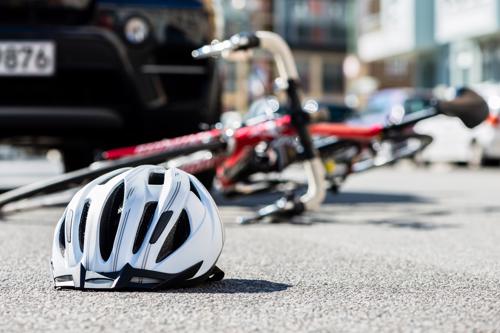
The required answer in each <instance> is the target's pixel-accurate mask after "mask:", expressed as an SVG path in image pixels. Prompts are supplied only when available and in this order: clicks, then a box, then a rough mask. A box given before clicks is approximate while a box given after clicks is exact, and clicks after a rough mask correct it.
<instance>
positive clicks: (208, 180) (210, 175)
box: [196, 170, 215, 191]
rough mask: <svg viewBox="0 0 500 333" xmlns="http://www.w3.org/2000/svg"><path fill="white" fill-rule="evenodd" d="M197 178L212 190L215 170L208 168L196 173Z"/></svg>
mask: <svg viewBox="0 0 500 333" xmlns="http://www.w3.org/2000/svg"><path fill="white" fill-rule="evenodd" d="M196 178H198V180H199V181H200V182H201V183H202V184H203V186H205V187H206V189H207V190H209V191H211V190H212V185H213V183H214V178H215V171H214V170H208V171H203V172H201V173H198V174H196Z"/></svg>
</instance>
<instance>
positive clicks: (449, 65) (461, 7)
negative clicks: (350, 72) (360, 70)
mask: <svg viewBox="0 0 500 333" xmlns="http://www.w3.org/2000/svg"><path fill="white" fill-rule="evenodd" d="M355 3H356V9H355V11H356V21H357V22H356V31H357V33H356V34H355V37H356V54H357V55H358V56H359V58H360V60H361V61H362V62H363V63H364V64H366V67H365V68H366V73H365V74H367V75H370V76H372V77H375V78H376V79H377V80H378V82H379V84H380V87H381V88H384V87H394V86H420V87H434V86H436V85H438V84H446V85H453V86H458V85H475V84H478V83H481V82H486V81H488V82H495V83H498V82H500V0H357V1H356V2H355Z"/></svg>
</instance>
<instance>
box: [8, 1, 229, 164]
mask: <svg viewBox="0 0 500 333" xmlns="http://www.w3.org/2000/svg"><path fill="white" fill-rule="evenodd" d="M221 14H222V13H221V12H220V9H219V2H218V1H217V0H182V1H181V0H39V1H32V0H12V1H9V0H3V1H0V133H1V135H0V139H1V141H2V143H9V144H19V145H28V146H34V147H50V148H58V149H60V150H61V151H62V152H63V156H64V161H65V166H66V169H67V170H71V169H75V168H78V167H81V166H84V165H87V164H88V163H89V162H91V161H92V159H93V157H94V152H95V151H96V149H106V148H110V147H113V146H118V145H127V144H132V143H138V142H144V141H151V140H156V139H160V138H163V137H169V136H175V135H180V134H185V133H188V132H193V131H196V130H197V129H198V126H199V124H200V123H215V122H216V121H217V120H218V119H219V115H220V112H221V93H222V88H221V87H222V85H221V82H220V79H219V75H218V69H217V64H216V62H215V61H214V60H212V59H208V60H204V61H198V60H196V61H195V60H193V59H192V58H191V51H192V50H193V49H195V48H198V47H199V46H201V45H204V44H206V43H207V42H210V41H211V40H213V39H214V38H217V37H219V36H218V35H219V34H220V32H221V31H222V26H221V24H222V18H221V17H222V16H221Z"/></svg>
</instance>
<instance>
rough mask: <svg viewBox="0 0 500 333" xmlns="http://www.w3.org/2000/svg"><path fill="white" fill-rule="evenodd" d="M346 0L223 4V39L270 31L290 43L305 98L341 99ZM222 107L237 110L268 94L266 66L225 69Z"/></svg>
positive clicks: (269, 74) (262, 0)
mask: <svg viewBox="0 0 500 333" xmlns="http://www.w3.org/2000/svg"><path fill="white" fill-rule="evenodd" d="M348 4H349V0H224V1H223V7H224V9H225V16H226V29H225V30H226V37H228V36H230V35H232V34H234V33H237V32H240V31H256V30H271V31H275V32H277V33H279V34H280V35H281V36H283V37H284V38H285V39H286V41H287V42H288V43H289V44H290V46H291V48H292V51H293V52H294V55H295V57H296V60H297V65H298V68H299V74H300V76H301V80H302V84H303V88H304V91H305V93H306V95H308V96H311V97H323V96H331V97H335V96H341V95H343V93H344V75H343V72H342V63H343V60H344V58H345V54H346V48H347V31H348V25H347V21H348V20H347V15H348V12H349V6H348ZM225 76H226V92H227V93H226V95H225V104H226V105H227V106H228V107H229V108H236V109H239V110H242V109H245V108H246V107H247V104H248V101H249V97H250V99H251V98H254V97H258V96H259V94H262V93H265V92H267V93H269V92H270V90H271V89H272V79H273V78H274V76H273V67H272V65H271V62H270V61H266V60H258V61H255V62H253V63H252V64H247V63H240V64H227V66H226V72H225Z"/></svg>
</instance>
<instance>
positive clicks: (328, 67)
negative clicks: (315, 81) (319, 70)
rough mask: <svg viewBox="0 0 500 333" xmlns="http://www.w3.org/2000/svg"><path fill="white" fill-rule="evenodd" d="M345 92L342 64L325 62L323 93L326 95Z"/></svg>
mask: <svg viewBox="0 0 500 333" xmlns="http://www.w3.org/2000/svg"><path fill="white" fill-rule="evenodd" d="M343 91H344V75H343V72H342V64H341V63H335V62H325V63H324V65H323V93H324V94H325V95H334V94H342V93H343Z"/></svg>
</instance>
